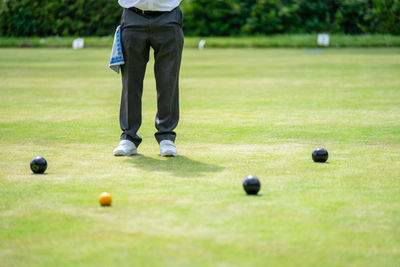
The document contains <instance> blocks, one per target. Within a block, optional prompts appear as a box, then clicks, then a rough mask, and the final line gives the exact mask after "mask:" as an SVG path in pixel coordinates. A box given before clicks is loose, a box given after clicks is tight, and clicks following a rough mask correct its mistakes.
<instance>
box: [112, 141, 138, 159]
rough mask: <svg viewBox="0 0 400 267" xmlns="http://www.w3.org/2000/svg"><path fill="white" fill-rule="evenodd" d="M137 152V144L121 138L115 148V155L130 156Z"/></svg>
mask: <svg viewBox="0 0 400 267" xmlns="http://www.w3.org/2000/svg"><path fill="white" fill-rule="evenodd" d="M135 154H137V149H136V146H135V144H134V143H133V142H131V141H129V140H121V142H119V145H118V146H117V148H116V149H114V156H130V155H135Z"/></svg>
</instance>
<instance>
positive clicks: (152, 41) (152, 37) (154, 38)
mask: <svg viewBox="0 0 400 267" xmlns="http://www.w3.org/2000/svg"><path fill="white" fill-rule="evenodd" d="M121 28H122V33H121V38H122V48H123V55H124V59H125V64H124V65H123V66H122V67H121V73H122V95H121V107H120V116H119V119H120V126H121V130H122V135H121V138H120V139H121V141H123V140H128V141H130V142H132V143H133V144H134V145H135V148H137V147H138V146H139V145H140V143H141V142H142V138H141V137H140V136H139V134H138V130H139V128H140V126H141V122H142V93H143V79H144V75H145V71H146V65H147V62H148V60H149V53H150V47H151V48H153V49H154V60H155V62H154V74H155V78H156V87H157V114H156V118H155V126H156V129H157V132H156V133H155V138H156V140H157V141H158V143H160V144H161V142H162V141H165V140H167V141H171V142H172V143H174V142H175V138H176V133H175V132H174V129H175V128H176V126H177V125H178V121H179V70H180V64H181V57H182V49H183V39H184V38H183V32H182V12H181V10H180V8H179V7H177V8H175V9H174V10H172V11H170V12H154V13H150V14H146V13H145V14H142V13H140V12H138V11H133V10H131V9H124V11H123V14H122V26H121ZM164 143H166V142H163V144H164ZM167 143H169V142H167ZM160 151H161V148H160ZM160 153H161V152H160ZM114 154H115V153H114ZM161 154H162V153H161Z"/></svg>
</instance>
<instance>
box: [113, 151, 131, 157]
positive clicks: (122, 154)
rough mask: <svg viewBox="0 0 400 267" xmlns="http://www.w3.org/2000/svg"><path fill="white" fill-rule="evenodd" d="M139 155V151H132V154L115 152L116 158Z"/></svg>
mask: <svg viewBox="0 0 400 267" xmlns="http://www.w3.org/2000/svg"><path fill="white" fill-rule="evenodd" d="M136 154H137V150H134V151H132V152H131V153H124V152H114V156H116V157H123V156H125V157H129V156H132V155H136Z"/></svg>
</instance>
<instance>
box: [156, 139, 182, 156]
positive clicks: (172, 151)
mask: <svg viewBox="0 0 400 267" xmlns="http://www.w3.org/2000/svg"><path fill="white" fill-rule="evenodd" d="M177 155H178V151H176V146H175V144H174V142H172V141H171V140H163V141H161V142H160V156H162V157H176V156H177Z"/></svg>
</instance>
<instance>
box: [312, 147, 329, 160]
mask: <svg viewBox="0 0 400 267" xmlns="http://www.w3.org/2000/svg"><path fill="white" fill-rule="evenodd" d="M328 156H329V155H328V151H327V150H326V149H325V148H317V149H315V150H314V151H313V152H312V159H313V161H314V162H326V161H327V160H328Z"/></svg>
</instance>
